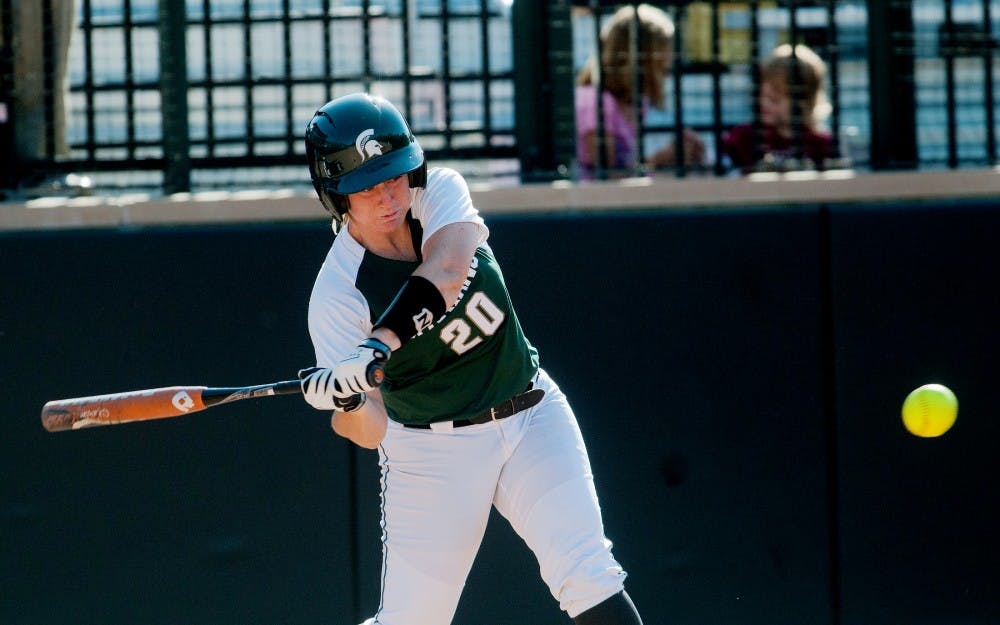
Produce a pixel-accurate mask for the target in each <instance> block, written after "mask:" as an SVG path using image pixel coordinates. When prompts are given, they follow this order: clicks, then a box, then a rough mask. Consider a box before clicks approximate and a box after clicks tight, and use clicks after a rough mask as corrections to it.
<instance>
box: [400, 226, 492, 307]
mask: <svg viewBox="0 0 1000 625" xmlns="http://www.w3.org/2000/svg"><path fill="white" fill-rule="evenodd" d="M479 228H480V227H479V226H478V225H476V224H474V223H469V222H456V223H451V224H448V225H447V226H445V227H443V228H441V230H439V231H437V232H435V233H434V235H433V236H431V238H430V239H429V240H428V241H427V244H426V245H425V246H424V261H423V262H422V263H421V264H420V266H419V267H417V269H416V271H414V272H413V275H415V276H421V277H422V278H426V279H427V280H430V281H431V282H432V283H433V284H434V286H436V287H437V289H438V290H439V291H441V296H442V297H443V298H444V301H445V306H446V307H448V308H450V307H451V306H453V305H454V304H455V302H456V301H458V298H459V296H460V295H461V293H462V288H463V287H464V285H465V280H466V279H467V278H468V277H469V265H470V264H471V263H472V257H473V255H475V253H476V248H477V247H478V246H479V232H480V230H479Z"/></svg>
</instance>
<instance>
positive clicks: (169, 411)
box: [42, 380, 302, 432]
mask: <svg viewBox="0 0 1000 625" xmlns="http://www.w3.org/2000/svg"><path fill="white" fill-rule="evenodd" d="M301 392H302V388H301V387H300V383H299V381H298V380H288V381H285V382H273V383H271V384H260V385H258V386H247V387H243V388H209V387H205V386H169V387H165V388H153V389H149V390H145V391H128V392H125V393H111V394H108V395H94V396H92V397H75V398H73V399H59V400H55V401H50V402H48V403H47V404H45V406H43V407H42V425H43V426H45V429H46V430H48V431H49V432H61V431H63V430H78V429H80V428H87V427H93V426H96V425H112V424H115V423H128V422H130V421H148V420H150V419H167V418H170V417H179V416H181V415H185V414H189V413H192V412H198V411H200V410H205V409H206V408H211V407H212V406H218V405H220V404H227V403H229V402H234V401H240V400H242V399H251V398H254V397H269V396H272V395H288V394H292V393H301Z"/></svg>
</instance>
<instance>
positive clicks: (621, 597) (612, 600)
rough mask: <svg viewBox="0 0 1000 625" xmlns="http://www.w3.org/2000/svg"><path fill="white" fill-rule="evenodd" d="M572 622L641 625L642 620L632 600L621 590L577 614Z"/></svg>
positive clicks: (593, 624)
mask: <svg viewBox="0 0 1000 625" xmlns="http://www.w3.org/2000/svg"><path fill="white" fill-rule="evenodd" d="M573 622H574V623H575V624H576V625H642V618H640V617H639V612H638V610H636V609H635V604H633V603H632V598H631V597H629V596H628V593H627V592H625V591H624V590H622V591H621V592H618V593H615V594H614V595H611V596H610V597H608V598H607V599H605V600H604V601H602V602H601V603H598V604H597V605H595V606H594V607H592V608H589V609H587V610H584V611H583V612H581V613H580V614H577V615H576V616H575V617H574V618H573Z"/></svg>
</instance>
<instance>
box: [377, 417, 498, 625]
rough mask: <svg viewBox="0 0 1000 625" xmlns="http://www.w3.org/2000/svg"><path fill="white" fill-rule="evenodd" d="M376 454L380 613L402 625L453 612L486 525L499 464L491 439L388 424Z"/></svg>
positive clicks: (496, 448) (496, 447)
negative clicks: (429, 614) (391, 615)
mask: <svg viewBox="0 0 1000 625" xmlns="http://www.w3.org/2000/svg"><path fill="white" fill-rule="evenodd" d="M379 455H380V463H381V466H382V522H383V558H384V561H383V587H384V588H383V604H384V606H385V609H386V610H387V612H392V613H398V614H399V615H401V618H400V621H401V622H404V623H405V622H406V621H405V618H402V617H403V616H405V617H406V618H413V619H417V618H418V616H417V615H419V614H424V613H426V612H428V611H429V610H430V611H433V612H435V613H438V612H440V611H441V609H443V610H444V611H446V612H447V611H448V610H451V611H453V610H454V604H456V603H457V601H458V595H459V593H460V592H461V588H462V586H463V585H464V583H465V579H466V577H467V576H468V573H469V570H470V569H471V567H472V562H473V560H474V559H475V555H476V552H477V551H478V549H479V546H480V544H481V542H482V538H483V533H484V532H485V529H486V524H487V521H488V519H489V513H490V508H491V505H492V498H493V493H494V492H495V490H496V480H497V475H498V473H499V468H500V465H501V462H502V451H501V448H500V446H499V445H498V444H497V442H496V437H495V436H492V437H490V436H488V435H487V436H483V435H481V433H480V435H478V436H476V435H469V434H467V433H461V434H458V433H454V434H441V433H435V432H431V431H428V430H412V429H409V428H402V427H400V426H398V425H390V428H389V431H388V432H387V434H386V437H385V439H384V440H383V443H382V446H381V447H380V452H379ZM434 605H441V606H442V607H441V608H440V609H439V608H434V609H433V610H431V606H434ZM421 618H422V617H421ZM387 622H388V621H387ZM412 622H413V623H417V622H421V623H422V622H424V621H422V620H419V621H418V620H413V621H412ZM429 622H435V621H429ZM444 622H445V623H446V622H447V620H445V621H444Z"/></svg>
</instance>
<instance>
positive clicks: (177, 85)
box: [159, 0, 191, 193]
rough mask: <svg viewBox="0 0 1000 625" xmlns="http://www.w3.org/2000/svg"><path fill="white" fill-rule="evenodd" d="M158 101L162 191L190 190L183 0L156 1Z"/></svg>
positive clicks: (185, 39) (185, 20) (185, 18)
mask: <svg viewBox="0 0 1000 625" xmlns="http://www.w3.org/2000/svg"><path fill="white" fill-rule="evenodd" d="M159 29H160V100H161V106H160V109H161V111H162V115H163V119H162V120H161V125H162V128H163V159H164V168H163V191H164V193H178V192H183V191H190V190H191V154H190V150H189V148H190V137H189V136H188V100H187V89H188V82H187V34H186V31H187V15H186V12H185V7H184V0H160V8H159Z"/></svg>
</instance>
